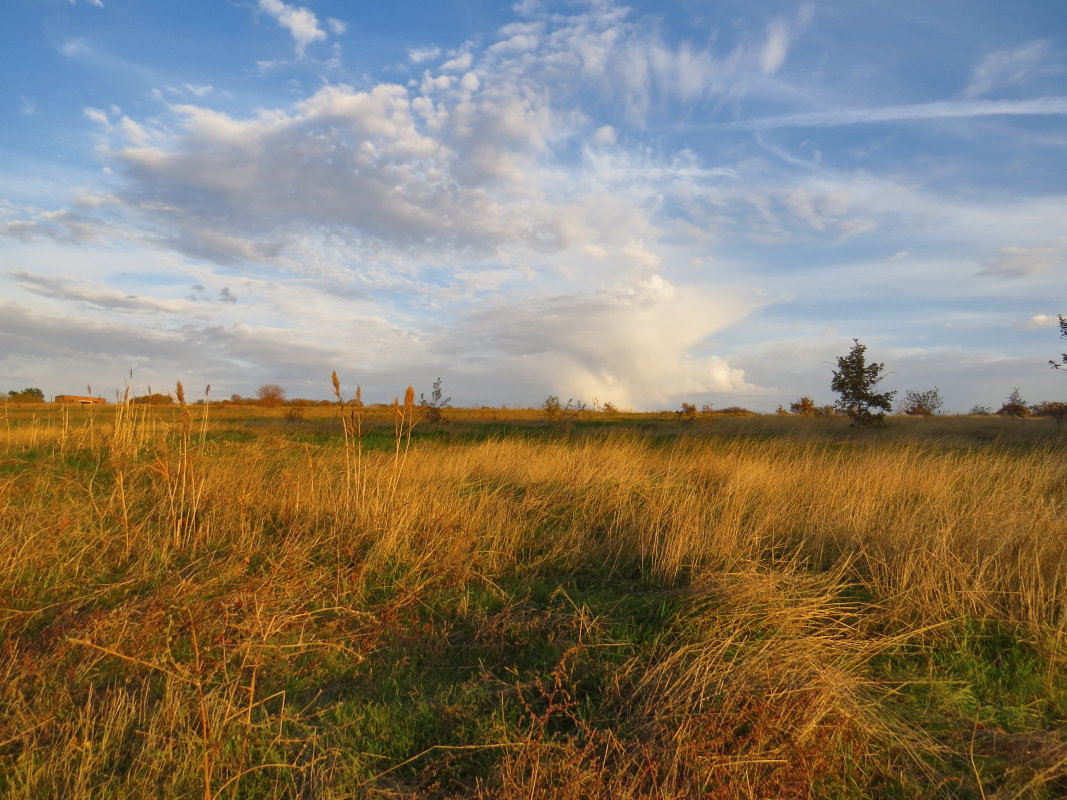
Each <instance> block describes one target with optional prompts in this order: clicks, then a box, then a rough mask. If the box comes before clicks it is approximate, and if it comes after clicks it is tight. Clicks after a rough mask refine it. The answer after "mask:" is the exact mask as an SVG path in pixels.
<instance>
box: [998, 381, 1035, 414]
mask: <svg viewBox="0 0 1067 800" xmlns="http://www.w3.org/2000/svg"><path fill="white" fill-rule="evenodd" d="M997 414H999V415H1001V416H1004V417H1028V416H1030V409H1029V408H1028V407H1027V405H1026V401H1025V400H1023V396H1022V395H1021V394H1020V393H1019V390H1018V389H1017V388H1013V389H1012V390H1011V394H1009V395H1008V399H1007V400H1006V401H1005V402H1004V405H1002V406H1001V407H1000V408H999V409H998V410H997Z"/></svg>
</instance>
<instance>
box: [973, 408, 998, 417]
mask: <svg viewBox="0 0 1067 800" xmlns="http://www.w3.org/2000/svg"><path fill="white" fill-rule="evenodd" d="M967 413H968V414H972V415H974V416H979V417H985V416H989V415H990V414H992V413H993V409H991V408H990V407H989V406H971V410H970V411H968V412H967Z"/></svg>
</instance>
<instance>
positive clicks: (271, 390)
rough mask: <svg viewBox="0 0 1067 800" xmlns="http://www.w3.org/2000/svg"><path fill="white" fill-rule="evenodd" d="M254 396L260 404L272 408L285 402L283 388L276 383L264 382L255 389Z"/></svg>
mask: <svg viewBox="0 0 1067 800" xmlns="http://www.w3.org/2000/svg"><path fill="white" fill-rule="evenodd" d="M256 397H258V398H259V404H260V405H261V406H267V407H268V408H273V407H274V406H280V405H281V404H282V403H284V402H285V389H283V388H282V387H281V386H279V385H278V384H276V383H264V384H263V385H262V386H260V387H259V388H258V389H256Z"/></svg>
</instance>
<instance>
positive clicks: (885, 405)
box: [830, 339, 896, 425]
mask: <svg viewBox="0 0 1067 800" xmlns="http://www.w3.org/2000/svg"><path fill="white" fill-rule="evenodd" d="M852 341H853V342H854V344H853V345H852V349H851V350H849V352H848V355H847V356H841V357H840V358H838V359H837V369H835V370H834V378H833V380H832V381H830V388H831V389H833V390H834V391H835V392H837V393H838V394H839V395H841V397H840V399H839V400H838V401H837V402H836V403H835V405H836V406H837V408H839V409H840V410H841V411H844V412H845V413H846V414H848V416H850V417H851V418H852V420H853V422H854V423H855V424H856V425H881V424H883V423H884V422H885V413H884V412H885V411H889V410H890V409H892V407H893V395H895V394H896V392H875V391H874V387H875V386H877V385H878V383H879V382H880V381H881V380H882V378H884V377H885V364H878V363H873V364H868V363H867V360H866V358H865V356H864V353H865V352H866V351H867V348H866V346H865V345H862V344H860V342H859V339H853V340H852ZM872 408H873V409H881V411H879V412H878V413H874V412H872V411H871V409H872Z"/></svg>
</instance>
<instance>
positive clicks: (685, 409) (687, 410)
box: [678, 403, 697, 419]
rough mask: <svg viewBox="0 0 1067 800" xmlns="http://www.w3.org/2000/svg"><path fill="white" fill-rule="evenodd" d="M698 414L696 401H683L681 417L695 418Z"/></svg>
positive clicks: (679, 415)
mask: <svg viewBox="0 0 1067 800" xmlns="http://www.w3.org/2000/svg"><path fill="white" fill-rule="evenodd" d="M696 415H697V407H696V404H695V403H682V409H681V410H680V411H679V412H678V417H679V418H680V419H693V417H695V416H696Z"/></svg>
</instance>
